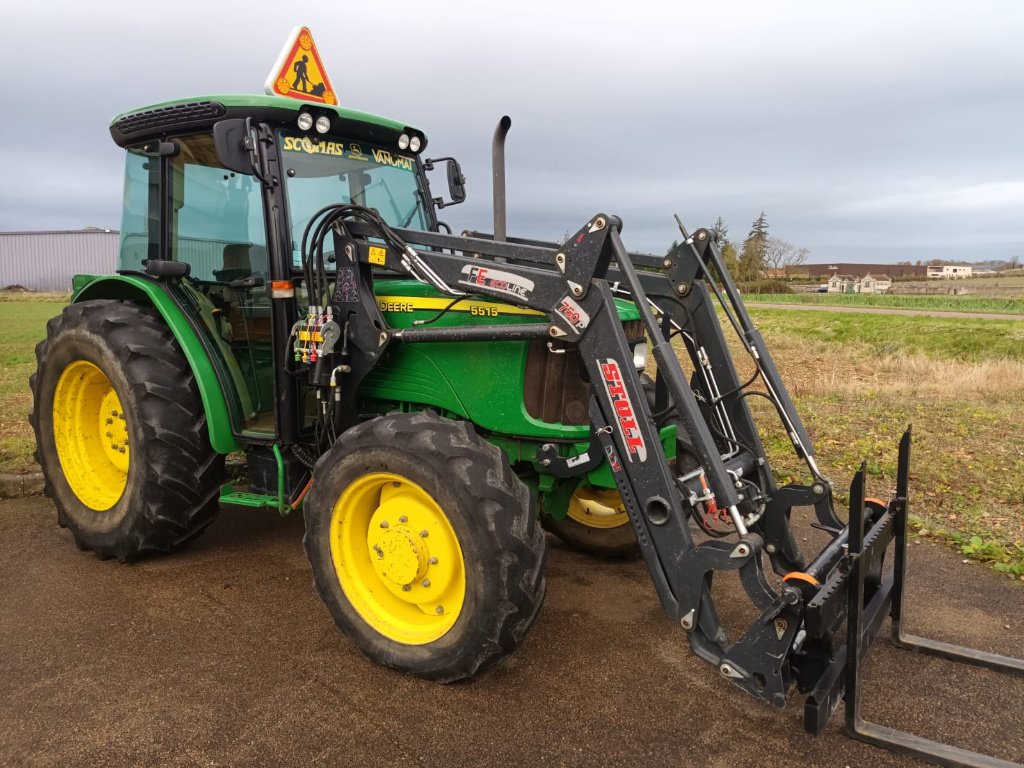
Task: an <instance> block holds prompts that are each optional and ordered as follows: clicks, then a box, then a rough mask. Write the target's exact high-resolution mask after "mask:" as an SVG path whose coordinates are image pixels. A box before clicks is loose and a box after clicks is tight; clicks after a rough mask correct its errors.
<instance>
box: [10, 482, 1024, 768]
mask: <svg viewBox="0 0 1024 768" xmlns="http://www.w3.org/2000/svg"><path fill="white" fill-rule="evenodd" d="M301 537H302V522H301V520H300V519H297V518H292V519H287V520H284V521H282V520H280V519H277V518H276V517H275V516H274V515H273V514H270V513H264V512H251V511H244V510H236V509H228V510H225V511H224V513H223V514H222V516H221V518H220V519H219V520H218V522H217V523H216V524H215V525H214V526H213V527H212V528H211V529H210V530H209V531H208V532H207V534H206V535H205V536H203V537H202V538H201V539H200V540H198V541H197V542H195V544H193V545H192V546H191V547H189V548H188V549H187V550H185V551H183V552H180V553H178V554H176V555H173V556H169V557H164V558H159V559H152V560H148V561H145V562H142V563H138V564H135V565H132V566H120V565H117V564H116V563H113V562H100V561H98V560H96V559H95V558H94V557H93V556H92V555H90V554H85V553H81V552H79V551H77V550H76V549H75V547H74V546H73V544H72V542H71V539H70V536H69V535H68V534H67V533H66V532H65V531H62V530H60V529H59V528H58V527H57V526H56V524H55V522H54V513H53V509H52V507H51V506H50V505H49V504H48V503H47V502H46V501H44V500H42V499H23V500H19V501H4V502H0V765H3V766H93V765H101V764H102V765H104V766H144V765H161V766H164V765H167V766H231V765H242V766H250V765H251V766H269V765H274V766H277V765H280V766H292V765H294V766H320V765H322V766H332V767H334V766H490V765H501V766H518V765H530V766H537V765H559V766H562V765H564V766H637V765H644V766H681V765H688V766H701V765H707V766H730V767H731V766H838V768H843V766H897V765H914V764H915V763H914V762H913V761H909V760H906V759H904V758H900V757H897V756H894V755H891V754H889V753H887V752H884V751H881V750H878V749H875V748H872V747H869V746H866V745H861V744H858V743H855V742H852V741H850V740H848V739H846V738H845V737H844V736H843V735H842V734H841V732H840V729H839V724H838V723H837V722H835V723H833V724H832V725H831V726H830V729H829V731H828V732H827V733H826V735H824V736H823V737H821V738H817V739H815V738H813V737H810V736H807V735H805V734H804V733H803V732H802V730H801V727H800V719H801V707H800V706H799V702H796V703H795V704H794V705H792V706H790V707H789V708H788V709H786V710H784V711H781V712H780V711H777V710H774V709H772V708H771V707H770V706H768V705H764V704H761V703H759V702H756V701H754V700H753V699H751V698H749V697H748V696H746V695H745V694H743V693H742V692H740V691H739V690H736V689H734V688H732V687H730V686H729V685H728V684H726V683H725V682H724V681H723V680H721V679H720V678H719V677H718V675H717V674H716V673H715V672H714V671H713V670H712V669H710V668H709V667H708V666H706V665H705V664H704V663H703V662H700V661H698V660H697V659H695V658H694V657H693V656H691V655H690V654H689V652H688V651H687V650H686V647H685V644H684V642H683V636H682V633H681V631H680V630H679V629H677V627H675V626H674V625H673V624H672V623H671V622H670V621H669V620H668V619H667V618H666V617H665V616H664V615H663V614H662V612H661V610H660V608H659V606H658V603H657V600H656V598H655V595H654V592H653V590H652V588H651V586H650V585H649V583H648V580H647V575H646V572H645V570H644V568H643V565H642V564H640V563H638V562H632V563H605V562H595V561H593V560H591V559H588V558H586V557H584V556H580V555H576V554H573V553H569V552H566V551H564V550H562V549H560V548H558V547H557V545H555V544H553V545H552V547H551V555H550V567H549V587H548V598H547V602H546V604H545V606H544V609H543V610H542V612H541V615H540V617H539V619H538V621H537V623H536V625H535V626H534V628H533V630H532V632H531V634H530V636H529V637H528V638H527V641H526V642H525V644H524V645H523V647H521V648H520V649H519V651H518V652H517V653H516V654H515V655H514V656H513V657H512V658H511V659H510V660H509V661H508V662H507V663H506V664H504V665H503V666H501V667H499V668H498V669H496V670H494V671H493V672H491V673H490V674H488V675H487V676H485V677H483V678H482V679H478V680H475V681H472V682H469V683H464V684H459V685H453V686H447V687H445V686H439V685H436V684H432V683H427V682H423V681H420V680H417V679H413V678H410V677H406V676H403V675H401V674H398V673H395V672H391V671H388V670H385V669H382V668H379V667H376V666H374V665H372V664H370V663H369V662H367V661H365V660H364V659H363V658H362V657H361V656H360V655H359V654H358V653H357V652H356V651H355V650H353V648H352V647H351V646H350V645H349V643H348V642H347V641H346V640H345V638H344V637H342V636H341V635H339V634H338V633H337V632H335V630H334V628H333V626H332V625H331V623H330V621H329V619H328V616H327V613H326V611H325V610H324V608H323V607H322V606H321V604H320V603H319V602H318V600H317V598H316V597H315V596H314V594H313V590H312V588H311V585H310V574H309V571H308V569H307V566H306V562H305V558H304V555H303V553H302V548H301ZM911 574H912V583H911V585H910V597H909V599H910V602H911V609H910V612H909V624H910V628H911V629H912V630H915V631H921V632H933V633H935V634H936V635H939V636H940V637H943V638H945V639H956V634H958V633H959V634H960V635H961V637H963V638H966V639H968V640H970V641H973V642H976V643H978V644H980V645H982V646H983V647H986V648H988V649H990V650H993V651H996V652H1002V653H1018V654H1019V653H1021V652H1022V650H1024V616H1022V612H1024V589H1021V588H1020V587H1018V586H1016V585H1014V584H1011V583H1010V582H1009V581H1008V580H1006V579H1003V578H999V577H997V576H995V575H994V574H992V573H990V572H988V571H986V570H985V569H983V568H982V567H980V566H973V565H972V566H967V565H963V564H961V562H960V560H959V559H958V558H957V557H956V556H955V555H954V554H953V553H952V552H950V551H948V550H945V549H942V548H933V547H931V546H930V545H928V544H924V545H917V546H914V547H912V559H911ZM720 581H721V583H720V584H716V596H717V593H718V592H719V587H723V589H722V590H721V592H722V593H723V595H726V596H727V595H729V594H734V592H733V591H732V587H733V586H734V585H733V584H731V583H726V582H727V581H728V580H727V579H722V580H720ZM722 599H723V600H724V599H726V598H725V597H723V598H722ZM725 613H726V614H727V615H726V616H725V617H724V618H725V620H726V621H727V622H728V621H729V619H730V618H735V616H732V617H730V616H729V615H728V614H730V613H732V612H731V611H728V610H727V611H726V612H725ZM1004 625H1009V627H1010V628H1009V629H1004ZM865 699H866V705H867V707H868V708H869V712H871V713H872V714H873V716H875V717H876V718H877V719H878V720H879V721H881V722H883V723H886V724H889V725H893V726H896V727H904V728H912V729H914V730H916V731H918V732H919V733H922V734H930V735H938V736H941V737H942V738H945V739H947V740H950V741H953V742H955V743H957V744H960V745H962V746H966V747H971V748H983V747H987V748H989V749H990V750H994V751H996V750H997V751H998V754H999V755H1000V756H1001V757H1004V758H1008V759H1013V760H1017V761H1021V760H1024V732H1022V728H1021V724H1022V723H1021V719H1020V712H1021V702H1022V701H1024V680H1006V679H1001V678H1000V677H998V676H996V675H994V674H991V673H986V672H984V671H980V670H971V669H965V668H958V667H957V666H956V665H951V664H950V663H947V662H942V661H938V660H929V659H920V658H915V656H914V655H912V654H910V653H908V652H905V651H904V652H897V651H895V650H893V649H891V648H890V647H889V646H888V644H887V643H880V644H879V645H878V646H877V647H876V649H875V650H874V651H873V652H872V656H871V660H870V665H869V669H868V674H867V686H866V691H865Z"/></svg>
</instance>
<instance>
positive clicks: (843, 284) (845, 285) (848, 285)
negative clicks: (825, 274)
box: [828, 275, 857, 293]
mask: <svg viewBox="0 0 1024 768" xmlns="http://www.w3.org/2000/svg"><path fill="white" fill-rule="evenodd" d="M856 285H857V278H856V277H854V276H853V275H832V277H830V278H829V279H828V292H829V293H856V291H855V290H854V287H855V286H856Z"/></svg>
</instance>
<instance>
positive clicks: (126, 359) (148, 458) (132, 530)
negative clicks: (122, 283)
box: [29, 301, 224, 562]
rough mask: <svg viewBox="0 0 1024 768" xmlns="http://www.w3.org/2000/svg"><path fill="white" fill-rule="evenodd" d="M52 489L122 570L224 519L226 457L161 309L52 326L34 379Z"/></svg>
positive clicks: (88, 316)
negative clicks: (215, 444) (217, 447)
mask: <svg viewBox="0 0 1024 768" xmlns="http://www.w3.org/2000/svg"><path fill="white" fill-rule="evenodd" d="M29 384H30V386H31V389H32V396H33V406H34V407H33V414H32V416H31V417H30V421H31V423H32V426H33V429H34V430H35V437H36V454H35V456H36V460H37V461H38V462H39V464H40V465H41V467H42V469H43V477H44V480H45V483H44V491H45V493H46V495H47V496H49V497H50V498H51V499H53V502H54V504H55V506H56V507H57V520H58V522H59V523H60V525H61V526H62V527H65V528H68V529H69V530H70V531H71V533H72V535H73V536H74V537H75V542H76V543H77V544H78V546H79V548H80V549H85V550H92V551H94V552H95V553H96V555H97V556H98V557H100V558H101V559H107V558H111V557H115V558H117V559H118V560H120V561H121V562H126V561H130V560H135V559H137V558H138V557H141V556H142V555H145V554H149V553H158V552H167V551H169V550H171V549H174V548H176V547H178V546H180V545H182V544H184V543H185V542H186V541H188V540H190V539H192V538H194V537H195V536H198V535H199V534H200V533H201V532H202V531H203V530H204V529H205V528H206V527H207V526H208V525H209V524H210V523H211V522H213V519H214V516H215V515H216V514H217V511H218V509H219V508H218V503H217V499H218V492H219V488H220V482H221V480H222V479H223V475H224V457H223V456H221V455H219V454H217V453H216V452H215V451H214V450H213V448H212V447H211V446H210V439H209V434H208V432H207V427H206V415H205V412H204V410H203V405H202V402H201V400H200V397H199V389H198V386H197V384H196V380H195V377H194V376H193V375H192V370H191V368H190V366H189V364H188V361H187V360H186V359H185V355H184V353H183V352H182V351H181V348H180V347H179V346H178V343H177V341H176V340H175V338H174V336H173V335H172V334H171V332H170V330H169V329H168V328H167V326H166V324H165V323H164V321H163V319H162V318H161V317H160V315H159V314H158V313H157V312H156V311H155V310H153V309H151V308H148V307H142V306H139V305H136V304H130V303H126V302H121V301H85V302H81V303H78V304H72V305H70V306H68V307H66V308H65V309H64V311H63V312H62V313H61V314H60V315H59V316H57V317H55V318H53V319H52V320H50V322H49V323H48V324H47V337H46V339H45V340H44V341H42V342H40V343H39V344H38V345H37V346H36V372H35V374H33V376H32V378H31V379H30V381H29Z"/></svg>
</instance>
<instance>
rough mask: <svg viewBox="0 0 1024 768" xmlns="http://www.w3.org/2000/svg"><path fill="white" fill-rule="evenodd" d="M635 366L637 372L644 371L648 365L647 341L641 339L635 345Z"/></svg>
mask: <svg viewBox="0 0 1024 768" xmlns="http://www.w3.org/2000/svg"><path fill="white" fill-rule="evenodd" d="M633 367H634V368H636V370H637V373H640V372H642V371H643V369H644V368H646V367H647V342H646V341H641V342H640V343H639V344H637V345H636V346H635V347H633Z"/></svg>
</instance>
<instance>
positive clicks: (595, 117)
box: [0, 0, 1024, 261]
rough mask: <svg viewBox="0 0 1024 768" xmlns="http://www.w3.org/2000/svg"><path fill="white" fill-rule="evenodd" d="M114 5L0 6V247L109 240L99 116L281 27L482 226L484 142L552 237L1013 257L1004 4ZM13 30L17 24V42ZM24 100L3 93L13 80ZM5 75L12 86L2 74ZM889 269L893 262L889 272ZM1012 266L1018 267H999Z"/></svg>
mask: <svg viewBox="0 0 1024 768" xmlns="http://www.w3.org/2000/svg"><path fill="white" fill-rule="evenodd" d="M153 13H154V12H152V11H140V9H139V6H138V5H137V4H136V3H121V2H117V3H112V4H104V5H103V6H102V8H101V9H100V10H95V9H92V8H87V7H84V6H81V5H79V4H71V3H66V2H65V3H45V2H43V3H41V4H37V5H35V6H32V7H27V4H21V5H20V6H19V7H17V8H9V9H5V10H4V11H3V12H2V14H3V19H2V21H3V23H2V24H0V44H2V45H3V46H4V49H5V51H6V52H7V56H8V60H9V61H12V62H15V71H14V73H13V74H12V73H11V72H9V80H8V82H9V83H13V82H15V81H17V82H18V83H19V85H18V89H17V94H9V96H8V98H9V104H10V105H11V107H9V108H8V109H7V110H6V115H5V120H4V121H3V123H2V124H0V229H3V230H16V229H29V228H66V227H75V226H82V225H85V224H94V225H97V226H117V218H118V215H119V206H120V182H119V176H120V162H121V161H120V156H119V153H118V150H117V148H116V147H114V146H113V144H112V143H111V142H110V139H109V135H108V133H107V127H106V126H107V123H108V121H109V118H110V117H111V116H113V115H114V114H115V113H117V112H120V111H123V110H126V109H130V108H133V107H136V106H140V105H142V104H146V103H152V102H156V101H161V100H165V99H170V98H176V97H181V96H190V95H197V94H203V93H218V92H220V93H224V92H246V91H248V92H256V91H259V90H260V89H261V86H262V83H263V80H264V78H265V77H266V74H267V71H268V70H269V69H270V66H271V65H272V64H273V61H274V59H275V56H276V54H277V51H278V49H279V48H280V46H281V44H282V43H283V41H284V38H285V36H286V35H287V33H288V31H289V29H290V27H291V25H292V24H293V23H305V24H308V25H310V26H311V27H312V29H313V32H314V35H315V37H316V39H317V43H318V45H319V48H320V50H321V53H322V54H323V57H324V59H325V63H326V65H327V67H328V70H329V72H330V74H331V77H332V79H333V80H334V84H335V86H336V88H337V90H338V91H339V93H340V94H341V96H342V99H343V101H344V103H345V104H347V105H350V106H353V107H356V108H358V109H364V110H367V111H371V112H379V113H382V114H387V115H390V116H394V117H396V118H399V119H403V120H407V121H409V122H410V124H414V125H416V126H419V127H421V128H423V129H424V130H426V131H427V133H428V136H429V137H430V146H429V148H428V154H432V155H448V154H454V155H456V156H458V157H459V158H460V159H461V160H462V161H463V165H464V169H465V171H466V174H467V176H468V177H469V179H470V194H471V199H470V201H469V202H468V203H467V204H466V205H464V206H462V207H461V208H455V209H451V210H450V211H449V210H447V209H446V210H445V211H444V212H443V213H444V218H448V219H449V220H450V221H451V222H452V224H453V225H454V226H456V227H458V228H463V227H466V228H482V229H486V228H489V226H490V223H489V222H490V210H489V206H490V189H489V179H490V167H489V156H490V152H489V141H490V135H491V132H492V130H493V127H494V123H495V122H496V120H497V119H498V117H499V116H500V115H502V114H506V113H507V114H510V115H511V116H512V118H513V128H512V133H511V135H510V137H509V165H508V168H509V222H510V226H511V228H512V230H513V231H515V232H519V233H522V234H524V235H528V236H542V237H561V235H562V234H564V233H565V232H566V231H568V230H575V228H576V227H578V226H579V225H580V224H581V223H582V221H583V220H584V219H585V218H586V217H587V216H589V215H590V214H592V213H593V212H595V211H597V210H604V211H609V212H613V213H617V214H619V215H621V216H622V217H623V219H624V220H625V230H624V237H625V240H626V242H627V245H629V246H630V247H632V248H635V249H637V250H650V251H658V250H661V249H664V248H665V247H666V246H667V245H668V243H670V242H671V240H672V239H673V238H674V237H675V236H676V232H675V229H674V223H673V221H672V218H671V215H672V213H674V212H676V211H678V212H679V213H680V214H681V216H682V217H683V219H684V221H686V223H687V225H688V226H691V227H696V226H702V225H707V224H709V223H710V222H711V221H713V220H714V219H715V218H716V217H717V216H718V215H722V216H724V217H725V218H726V219H727V221H728V222H729V224H730V226H731V232H730V234H731V235H732V236H733V237H734V238H737V239H742V237H743V236H744V235H745V234H746V230H747V228H748V227H749V224H750V222H751V221H752V220H753V218H754V217H755V216H757V214H758V213H759V212H760V211H761V210H764V211H766V213H767V214H768V217H769V221H770V223H771V226H772V229H773V231H774V232H776V233H777V234H779V235H781V236H783V237H785V238H786V239H787V240H790V241H791V242H794V243H796V244H798V245H801V246H806V247H809V248H811V250H812V252H813V256H812V258H813V259H814V260H815V261H818V260H835V261H840V260H842V261H852V260H893V261H895V260H898V259H906V258H911V259H917V258H924V259H926V258H932V257H935V256H938V257H944V258H967V259H975V258H989V257H995V258H999V257H1004V258H1005V257H1009V256H1011V255H1014V254H1022V252H1024V243H1022V240H1024V236H1022V233H1021V229H1020V224H1019V219H1020V216H1019V211H1020V210H1021V203H1022V202H1024V200H1022V199H1021V197H1022V194H1024V192H1022V190H1024V152H1022V151H1021V147H1020V144H1021V140H1020V135H1019V126H1020V125H1022V124H1024V82H1022V79H1021V76H1020V75H1021V72H1022V71H1024V66H1022V65H1024V53H1022V50H1021V46H1020V43H1019V41H1020V39H1022V32H1024V5H1021V4H1019V3H1016V2H1012V1H1010V0H1007V1H1006V2H994V1H992V2H966V0H964V1H963V2H901V3H898V4H896V3H891V2H881V1H865V2H830V3H820V2H789V3H785V4H782V3H763V2H754V1H753V0H751V1H750V2H717V3H713V4H710V3H703V4H698V3H658V2H643V1H642V2H631V3H629V4H622V3H598V2H589V3H582V2H568V3H557V4H556V3H540V2H526V3H520V4H516V5H515V6H494V5H492V4H481V3H478V4H471V3H456V2H435V3H429V4H427V3H423V2H415V3H414V2H405V1H404V0H403V1H400V2H392V3H389V4H387V6H386V7H385V6H381V5H379V4H363V5H360V6H356V5H353V4H332V5H330V6H323V7H320V8H317V9H316V11H315V12H314V13H310V14H309V17H308V18H295V19H292V18H288V19H282V20H281V21H280V22H277V21H275V20H276V19H278V18H280V16H281V14H280V6H279V4H271V3H267V2H265V1H264V0H255V1H254V2H251V3H240V2H232V3H224V4H221V3H218V4H213V3H198V2H191V0H184V2H179V3H176V4H175V8H174V11H173V12H168V13H158V14H157V15H158V16H159V20H158V23H154V19H153V18H151V17H152V16H153ZM24 30H41V32H40V34H27V33H26V32H24ZM26 75H27V76H30V77H29V81H30V82H31V83H32V85H31V86H30V87H29V86H25V85H24V84H23V83H24V82H25V81H24V80H23V77H24V76H26ZM10 78H13V79H10ZM909 254H913V255H909ZM1022 255H1024V254H1022Z"/></svg>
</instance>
